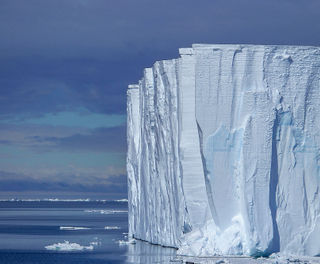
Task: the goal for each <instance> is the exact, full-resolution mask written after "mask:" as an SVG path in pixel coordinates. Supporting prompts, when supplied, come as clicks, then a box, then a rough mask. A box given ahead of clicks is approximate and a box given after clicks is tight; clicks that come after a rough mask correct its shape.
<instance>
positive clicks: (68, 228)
mask: <svg viewBox="0 0 320 264" xmlns="http://www.w3.org/2000/svg"><path fill="white" fill-rule="evenodd" d="M88 229H91V228H90V227H82V226H60V230H68V231H76V230H88Z"/></svg>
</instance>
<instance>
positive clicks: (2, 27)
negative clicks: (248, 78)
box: [0, 0, 320, 117]
mask: <svg viewBox="0 0 320 264" xmlns="http://www.w3.org/2000/svg"><path fill="white" fill-rule="evenodd" d="M319 17H320V3H319V1H318V0H309V1H301V0H291V1H289V0H283V1H278V0H270V1H261V0H258V1H256V0H228V1H222V0H214V1H213V0H203V1H200V2H199V1H193V0H183V1H182V0H177V1H169V0H162V1H147V0H137V1H131V0H118V1H104V0H94V1H91V0H84V1H79V0H70V1H64V0H56V1H48V0H29V1H24V0H16V1H11V0H3V1H1V9H0V19H1V21H2V23H0V34H1V43H0V69H1V70H0V87H1V95H0V113H1V115H10V114H16V113H25V114H29V115H37V114H38V115H39V114H43V113H50V112H57V111H73V110H74V109H75V108H77V107H86V108H88V109H89V110H90V111H94V112H100V113H125V96H126V95H125V91H126V87H127V85H128V84H129V83H131V82H136V81H137V80H138V79H139V78H140V76H141V74H142V69H143V68H144V67H146V66H151V65H152V63H153V62H154V61H155V60H159V59H167V58H172V57H177V55H178V54H177V52H178V48H179V47H183V46H190V45H191V44H192V43H203V42H205V43H254V44H262V43H264V44H304V45H318V44H319V38H318V32H319V31H320V23H319ZM0 117H1V116H0Z"/></svg>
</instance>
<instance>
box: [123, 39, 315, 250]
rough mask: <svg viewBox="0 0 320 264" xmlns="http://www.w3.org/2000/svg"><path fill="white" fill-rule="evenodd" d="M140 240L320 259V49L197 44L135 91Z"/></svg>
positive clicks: (133, 202) (134, 198)
mask: <svg viewBox="0 0 320 264" xmlns="http://www.w3.org/2000/svg"><path fill="white" fill-rule="evenodd" d="M127 102H128V104H127V110H128V157H127V170H128V179H129V233H130V235H131V236H133V237H135V238H139V239H142V240H146V241H149V242H151V243H155V244H160V245H164V246H172V247H177V248H179V253H181V254H186V255H213V254H246V255H268V254H270V253H273V252H283V253H291V254H298V255H311V256H315V255H319V254H320V239H319V237H320V194H319V187H320V48H317V47H294V46H252V45H193V47H192V48H187V49H180V58H179V59H176V60H168V61H161V62H156V63H155V64H154V66H153V67H152V68H147V69H145V71H144V76H143V78H142V80H141V81H140V82H139V84H138V85H131V86H129V89H128V101H127Z"/></svg>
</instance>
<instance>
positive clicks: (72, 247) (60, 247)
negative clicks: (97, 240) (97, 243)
mask: <svg viewBox="0 0 320 264" xmlns="http://www.w3.org/2000/svg"><path fill="white" fill-rule="evenodd" d="M45 248H46V249H47V250H56V251H82V250H93V245H90V246H81V245H79V244H77V243H70V242H69V241H67V240H65V241H64V242H63V243H56V244H53V245H49V246H45Z"/></svg>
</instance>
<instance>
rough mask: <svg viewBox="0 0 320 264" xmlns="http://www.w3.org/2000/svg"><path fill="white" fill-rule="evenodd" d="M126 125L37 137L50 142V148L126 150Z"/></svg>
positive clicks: (122, 151) (95, 150) (121, 151)
mask: <svg viewBox="0 0 320 264" xmlns="http://www.w3.org/2000/svg"><path fill="white" fill-rule="evenodd" d="M125 139H126V127H125V126H118V127H110V128H104V127H101V128H97V129H94V130H92V132H91V133H90V134H87V135H83V134H76V135H72V136H69V137H64V138H61V137H49V138H38V139H37V140H38V141H42V140H43V141H45V142H49V143H52V144H50V145H51V146H50V148H51V149H59V150H69V151H94V152H97V151H98V152H100V151H104V152H120V153H124V152H126V140H125Z"/></svg>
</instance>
